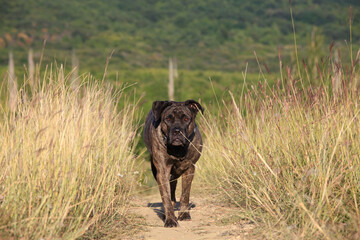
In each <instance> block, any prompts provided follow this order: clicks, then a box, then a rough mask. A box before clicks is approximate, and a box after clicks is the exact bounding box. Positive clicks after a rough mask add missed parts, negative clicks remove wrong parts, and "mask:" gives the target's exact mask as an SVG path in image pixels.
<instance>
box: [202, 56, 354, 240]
mask: <svg viewBox="0 0 360 240" xmlns="http://www.w3.org/2000/svg"><path fill="white" fill-rule="evenodd" d="M348 69H351V71H347V70H346V68H345V67H342V66H341V63H337V62H334V61H332V59H329V61H328V62H327V63H326V64H325V65H323V67H321V66H320V67H319V66H318V70H319V75H318V76H319V79H316V80H318V83H319V84H318V86H317V87H316V86H314V85H313V86H310V87H297V86H301V85H302V84H300V83H296V81H295V80H294V79H298V80H300V81H302V79H300V78H298V77H296V76H293V75H292V74H291V73H290V71H288V75H287V77H286V79H285V77H284V79H282V80H283V81H284V82H285V84H284V85H283V86H282V85H281V84H280V82H281V80H279V83H278V85H275V86H274V87H273V88H270V87H266V85H264V84H261V86H260V87H259V88H253V89H252V90H249V91H248V92H246V91H244V92H246V93H244V94H243V95H240V96H239V95H238V96H233V95H232V94H231V93H230V99H231V100H230V101H223V102H222V103H221V104H219V107H218V108H219V109H217V110H219V112H220V113H219V114H218V115H212V114H207V115H205V117H204V119H203V121H202V123H201V129H202V130H203V133H204V135H205V138H206V140H205V144H204V151H203V156H202V160H201V161H199V172H200V175H201V177H202V179H204V180H205V181H204V182H206V183H209V186H212V187H215V189H221V192H222V195H223V196H226V198H227V199H228V200H229V201H230V202H231V203H232V204H234V205H236V206H237V207H238V208H239V210H240V215H241V216H242V217H244V218H246V219H249V220H251V221H253V222H254V223H255V224H256V225H257V226H258V227H257V228H256V229H257V230H256V231H257V233H258V234H260V235H261V236H263V237H265V238H267V239H359V238H360V211H359V207H360V184H359V182H360V137H359V136H360V122H359V120H360V119H359V118H360V115H359V113H360V101H359V94H358V93H359V92H358V90H359V88H358V85H357V84H356V82H357V79H359V73H358V72H357V69H356V63H354V65H353V66H351V67H350V68H348ZM299 72H300V73H304V76H306V75H305V74H306V66H305V68H304V69H301V71H299ZM312 80H314V81H315V79H312ZM338 81H340V82H338ZM304 85H305V84H304ZM335 85H336V86H335ZM338 85H340V86H341V88H339V87H338ZM265 89H266V90H265ZM210 111H211V110H210Z"/></svg>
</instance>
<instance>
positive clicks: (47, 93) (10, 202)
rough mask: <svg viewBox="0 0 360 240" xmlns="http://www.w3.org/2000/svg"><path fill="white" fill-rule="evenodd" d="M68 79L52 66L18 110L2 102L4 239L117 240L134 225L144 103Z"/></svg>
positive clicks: (22, 92)
mask: <svg viewBox="0 0 360 240" xmlns="http://www.w3.org/2000/svg"><path fill="white" fill-rule="evenodd" d="M69 79H70V75H65V73H64V71H63V69H62V68H61V67H60V68H59V69H47V71H46V72H45V73H44V74H42V75H41V76H40V75H37V80H38V82H41V84H39V85H38V86H33V87H32V88H30V87H29V86H28V85H25V86H24V87H22V88H20V89H19V91H18V93H17V99H16V100H17V101H16V102H15V109H12V110H11V109H9V108H8V107H7V106H8V102H6V101H5V102H3V104H2V105H1V106H2V108H1V113H0V118H1V125H0V135H1V138H0V144H1V146H2V148H1V150H0V232H1V233H0V238H16V239H18V238H22V239H75V238H79V237H83V238H84V239H94V238H96V237H104V236H107V237H110V238H111V236H113V237H114V236H119V235H120V234H121V233H122V231H123V230H124V229H125V228H126V227H127V226H126V225H127V222H128V218H127V217H126V215H125V214H124V213H125V212H126V206H127V205H128V204H129V203H128V196H129V193H130V192H131V190H132V188H133V186H134V181H135V178H134V174H133V166H134V162H135V155H134V147H135V146H136V143H137V138H136V133H137V126H138V123H137V121H138V120H137V119H138V117H139V116H138V115H137V113H136V110H137V108H138V107H137V103H136V102H132V101H130V99H129V98H127V97H126V96H125V95H124V94H123V92H121V91H114V90H112V88H109V86H106V85H105V84H104V83H103V82H101V81H93V80H92V79H91V77H89V76H84V77H82V78H81V79H78V85H74V84H69V82H70V80H69ZM2 94H4V95H5V96H7V95H8V92H7V91H5V88H3V89H2ZM5 99H7V98H5ZM118 105H121V106H122V107H121V108H120V110H119V107H117V106H118ZM10 110H11V111H10Z"/></svg>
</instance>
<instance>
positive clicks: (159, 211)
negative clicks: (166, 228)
mask: <svg viewBox="0 0 360 240" xmlns="http://www.w3.org/2000/svg"><path fill="white" fill-rule="evenodd" d="M147 207H149V208H151V209H152V210H153V211H154V212H155V213H156V215H157V216H158V217H159V218H160V219H161V220H162V221H163V222H165V211H164V205H163V203H162V202H156V203H148V204H147ZM195 207H196V205H195V204H194V203H190V204H189V208H188V210H190V209H192V208H195ZM179 209H180V202H176V204H175V209H174V210H175V211H179Z"/></svg>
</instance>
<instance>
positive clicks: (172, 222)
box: [164, 218, 179, 228]
mask: <svg viewBox="0 0 360 240" xmlns="http://www.w3.org/2000/svg"><path fill="white" fill-rule="evenodd" d="M178 226H179V223H178V222H177V221H176V219H173V218H167V219H166V220H165V225H164V227H167V228H171V227H178Z"/></svg>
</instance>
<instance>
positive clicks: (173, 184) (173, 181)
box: [170, 175, 177, 208]
mask: <svg viewBox="0 0 360 240" xmlns="http://www.w3.org/2000/svg"><path fill="white" fill-rule="evenodd" d="M176 184H177V179H176V178H174V177H173V175H171V177H170V192H171V202H172V205H173V207H174V208H175V205H176V198H175V191H176Z"/></svg>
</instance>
